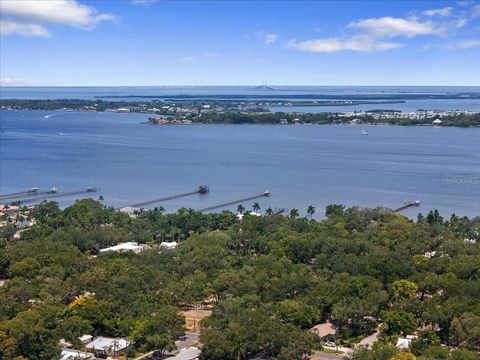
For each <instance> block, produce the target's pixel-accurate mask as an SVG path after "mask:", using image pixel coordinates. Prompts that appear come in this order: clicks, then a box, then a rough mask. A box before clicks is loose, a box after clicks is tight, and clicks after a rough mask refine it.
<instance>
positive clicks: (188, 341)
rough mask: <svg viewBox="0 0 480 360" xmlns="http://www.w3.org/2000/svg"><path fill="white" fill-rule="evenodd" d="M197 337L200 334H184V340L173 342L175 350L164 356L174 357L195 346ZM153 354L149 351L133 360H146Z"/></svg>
mask: <svg viewBox="0 0 480 360" xmlns="http://www.w3.org/2000/svg"><path fill="white" fill-rule="evenodd" d="M199 335H200V334H197V333H185V339H183V340H177V341H175V345H176V346H177V349H176V350H174V351H172V352H168V351H167V352H166V353H165V355H175V354H176V353H178V351H179V350H181V349H184V348H187V347H190V346H194V345H196V343H197V342H198V337H199ZM153 353H154V351H150V352H149V353H147V354H143V355H142V356H139V357H137V358H136V359H135V360H141V359H144V358H147V357H149V356H151V355H153Z"/></svg>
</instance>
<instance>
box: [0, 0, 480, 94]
mask: <svg viewBox="0 0 480 360" xmlns="http://www.w3.org/2000/svg"><path fill="white" fill-rule="evenodd" d="M1 14H2V15H1V25H0V29H1V35H2V36H1V39H0V40H1V43H0V46H1V52H0V61H1V62H0V70H1V72H0V77H1V81H2V85H58V86H89V85H92V86H93V85H98V86H117V85H125V86H135V85H137V86H155V85H256V84H260V83H261V82H262V81H266V82H267V83H268V84H272V85H474V86H478V85H480V2H475V1H469V0H466V1H372V2H368V1H350V2H349V1H335V2H333V1H332V2H327V1H310V2H302V1H265V2H262V1H231V2H227V1H165V0H161V1H145V0H143V1H141V0H136V1H134V0H132V1H127V0H125V1H113V0H109V1H81V0H77V1H74V0H33V1H28V0H21V1H18V0H2V1H1Z"/></svg>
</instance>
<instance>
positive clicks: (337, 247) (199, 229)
mask: <svg viewBox="0 0 480 360" xmlns="http://www.w3.org/2000/svg"><path fill="white" fill-rule="evenodd" d="M244 205H245V207H247V205H249V204H244ZM257 209H258V208H257ZM314 210H315V209H314V208H313V207H311V208H310V209H309V213H310V214H313V212H314ZM30 216H31V217H32V218H34V219H35V220H36V224H35V225H34V226H33V227H31V228H29V229H27V230H23V231H22V232H21V238H20V239H16V238H14V236H13V235H14V233H15V229H13V228H12V227H11V226H9V225H7V226H4V227H2V228H0V229H1V230H0V237H1V240H0V279H4V280H5V281H4V284H3V286H1V287H0V359H9V360H11V359H15V360H21V359H31V360H43V359H56V358H58V356H59V354H60V347H59V345H58V342H59V339H61V338H63V339H66V340H68V341H70V342H71V343H73V344H74V345H75V346H79V345H80V344H79V339H78V337H79V336H81V335H83V334H93V335H105V336H124V337H128V338H129V339H131V340H132V341H133V342H134V345H133V347H132V348H130V349H129V350H128V351H127V353H126V354H125V355H126V356H130V357H131V356H133V355H134V354H135V353H139V352H146V351H148V350H152V349H167V348H171V347H172V344H173V342H174V340H175V339H176V338H177V337H178V336H179V335H181V334H182V333H183V331H184V330H183V323H184V319H183V317H182V315H181V314H180V312H179V310H180V309H185V308H189V307H192V306H200V305H202V304H206V303H208V304H213V313H212V315H211V316H210V317H208V318H206V319H205V320H203V321H202V332H201V336H200V341H201V343H202V353H201V359H214V360H215V359H218V360H220V359H250V358H253V357H254V356H263V357H264V358H273V359H307V358H309V356H310V355H311V354H312V353H313V351H315V350H318V349H321V347H322V344H323V343H322V341H320V338H319V337H318V336H317V335H315V334H313V333H312V332H310V331H308V329H309V328H311V327H312V326H313V325H315V324H318V323H322V322H325V321H327V320H329V321H331V322H332V323H333V324H334V325H335V327H336V329H337V333H336V335H334V336H331V337H330V339H329V340H330V341H336V342H337V344H340V345H343V346H353V345H354V344H355V343H356V342H358V341H359V340H360V339H362V338H363V337H365V336H367V335H369V334H372V333H373V332H374V331H375V330H376V329H377V328H379V329H380V335H379V340H378V342H377V343H376V344H375V346H374V348H373V350H368V349H366V348H359V349H357V350H355V351H354V352H353V353H352V354H350V355H349V359H351V360H390V359H399V360H400V359H415V358H418V359H423V360H430V359H432V360H433V359H451V360H460V359H464V360H470V359H471V360H478V359H480V357H479V354H478V350H479V349H480V218H475V219H468V218H465V217H457V216H455V215H452V216H451V217H449V218H448V219H444V218H442V217H441V216H440V214H438V212H436V211H434V212H430V213H429V214H428V215H426V216H421V215H419V216H418V219H417V220H416V221H411V220H409V219H407V218H405V217H403V216H402V215H399V214H397V213H393V212H391V211H389V210H385V209H380V208H378V209H360V208H345V207H343V206H341V205H330V206H328V207H327V208H326V211H325V218H324V219H322V220H315V219H311V216H310V217H305V218H301V217H299V216H298V211H292V212H291V213H290V216H253V215H245V216H244V217H243V219H242V220H238V219H237V217H236V216H235V214H233V213H232V212H229V211H225V212H223V213H216V214H201V213H198V212H194V211H193V210H189V209H180V210H179V211H178V212H177V213H174V214H166V213H165V212H164V210H163V209H162V208H156V209H154V210H151V211H143V210H142V211H139V212H138V213H137V215H136V217H129V216H128V215H127V214H125V213H122V212H118V211H115V210H114V209H112V208H106V207H104V206H102V205H101V204H100V203H98V202H96V201H93V200H80V201H77V202H76V203H75V204H74V205H72V206H70V207H68V208H65V209H63V210H62V209H60V208H59V207H58V205H57V204H56V203H54V202H47V203H43V204H41V205H39V206H37V207H36V208H35V209H34V210H32V211H31V214H30ZM125 241H136V242H139V243H145V244H148V245H149V246H150V250H146V251H144V252H142V253H139V254H134V253H132V252H129V253H113V252H110V253H99V250H100V249H102V248H105V247H108V246H111V245H114V244H117V243H120V242H125ZM162 241H178V242H179V245H178V246H177V247H176V248H175V249H168V250H167V249H162V248H161V247H159V246H158V245H159V244H160V243H161V242H162ZM413 333H417V335H418V338H417V339H416V340H414V341H413V344H412V347H411V349H410V351H401V350H399V349H397V348H396V347H395V346H394V345H395V341H396V340H397V338H398V337H399V336H405V335H408V334H413Z"/></svg>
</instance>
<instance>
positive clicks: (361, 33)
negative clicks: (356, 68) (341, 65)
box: [287, 16, 465, 52]
mask: <svg viewBox="0 0 480 360" xmlns="http://www.w3.org/2000/svg"><path fill="white" fill-rule="evenodd" d="M464 25H465V24H464V23H463V22H456V23H455V26H456V27H461V26H464ZM347 27H348V28H349V29H353V30H355V32H354V33H353V34H351V35H345V36H342V37H329V38H322V39H313V40H306V41H296V40H293V41H290V42H289V43H288V44H287V47H290V48H294V49H297V50H301V51H308V52H336V51H344V50H350V51H363V52H373V51H387V50H393V49H398V48H401V47H404V46H405V44H404V43H403V42H400V41H390V39H392V38H414V37H417V36H426V35H434V36H441V35H443V34H444V33H446V31H447V30H448V29H450V28H452V27H453V25H452V24H447V23H442V22H433V21H431V20H420V19H419V18H417V17H415V16H409V17H407V18H395V17H389V16H387V17H380V18H369V19H362V20H358V21H354V22H351V23H350V24H348V26H347Z"/></svg>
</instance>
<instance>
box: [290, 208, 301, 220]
mask: <svg viewBox="0 0 480 360" xmlns="http://www.w3.org/2000/svg"><path fill="white" fill-rule="evenodd" d="M298 216H299V213H298V209H295V208H293V209H292V210H290V217H291V218H292V219H296V218H298Z"/></svg>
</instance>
